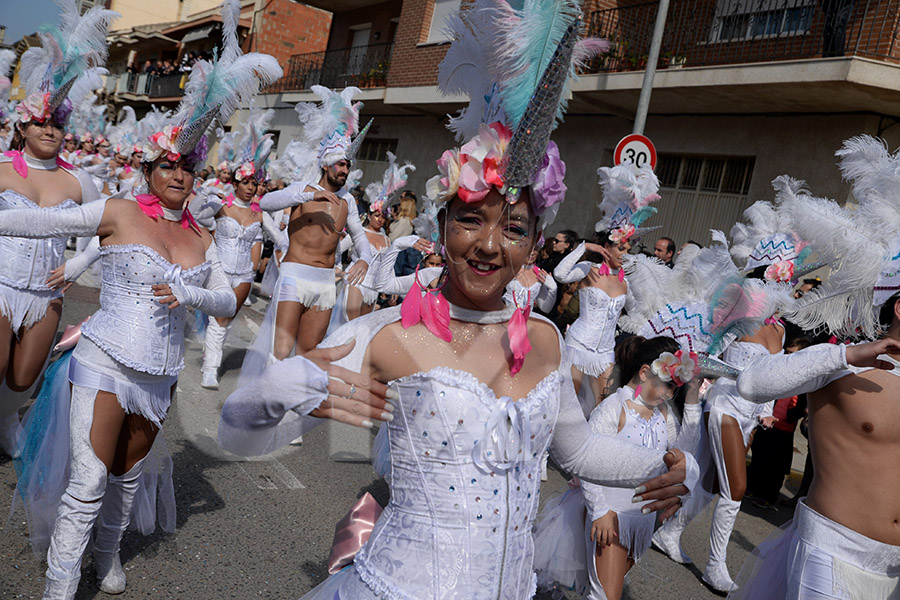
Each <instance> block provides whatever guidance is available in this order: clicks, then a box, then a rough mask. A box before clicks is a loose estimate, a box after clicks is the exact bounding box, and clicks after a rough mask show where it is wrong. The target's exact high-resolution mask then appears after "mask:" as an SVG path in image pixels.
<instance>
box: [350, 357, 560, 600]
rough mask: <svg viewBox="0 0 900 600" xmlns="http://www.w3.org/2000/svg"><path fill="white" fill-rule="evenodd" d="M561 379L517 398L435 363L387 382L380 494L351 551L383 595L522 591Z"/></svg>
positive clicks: (517, 597)
mask: <svg viewBox="0 0 900 600" xmlns="http://www.w3.org/2000/svg"><path fill="white" fill-rule="evenodd" d="M561 382H562V378H561V376H560V375H559V373H557V372H554V373H552V374H551V375H549V376H548V377H547V378H545V379H544V380H543V381H542V382H541V383H540V384H539V385H538V386H537V387H536V388H535V389H534V390H533V391H532V392H531V393H530V394H529V395H528V396H527V397H526V398H525V399H522V400H519V401H518V402H513V401H512V400H510V399H508V398H505V397H504V398H497V397H496V396H495V395H494V393H493V391H492V390H491V389H490V388H488V387H487V386H486V385H484V384H483V383H481V382H479V381H478V380H477V379H475V378H474V377H473V376H472V375H470V374H469V373H465V372H461V371H456V370H453V369H447V368H442V367H439V368H436V369H432V370H431V371H428V372H425V373H416V374H414V375H411V376H409V377H405V378H403V379H400V380H397V381H395V382H393V383H392V384H391V387H393V388H394V389H396V390H397V391H398V392H399V394H400V398H399V399H398V400H396V401H395V406H396V407H397V410H396V411H395V413H394V414H395V420H394V422H392V423H388V424H387V425H386V426H387V427H389V429H388V437H389V440H390V454H391V465H392V469H391V475H390V487H391V500H390V503H389V504H388V506H387V508H386V509H385V511H384V514H383V515H382V516H381V518H380V519H379V520H378V522H377V524H376V525H375V529H374V531H373V532H372V535H371V537H370V538H369V541H368V543H367V544H366V545H365V546H364V547H363V549H362V550H361V551H360V553H359V554H358V555H357V557H356V559H355V568H356V570H357V572H358V573H359V575H360V578H361V580H362V581H364V582H365V583H366V584H367V585H368V587H369V588H370V589H372V590H374V591H375V592H376V593H382V594H384V596H383V597H384V598H389V599H391V600H399V599H402V600H407V599H410V600H411V599H415V600H426V599H428V600H438V599H441V600H454V599H458V600H475V599H479V598H483V599H488V598H504V599H508V600H525V599H527V598H531V597H532V595H533V594H534V585H535V584H534V581H535V579H534V575H533V572H532V558H533V552H534V548H533V542H532V536H531V526H532V522H533V521H534V518H535V516H536V513H537V508H538V490H539V487H540V457H541V456H542V455H543V453H544V452H545V450H546V449H547V447H548V445H549V443H550V439H551V437H552V436H551V434H552V431H553V427H554V424H555V422H556V418H557V415H558V411H559V393H560V385H561ZM379 597H382V596H379Z"/></svg>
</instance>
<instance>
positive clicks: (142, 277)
mask: <svg viewBox="0 0 900 600" xmlns="http://www.w3.org/2000/svg"><path fill="white" fill-rule="evenodd" d="M100 264H101V278H102V285H101V287H100V310H98V311H97V312H96V313H94V315H93V316H91V318H90V319H89V320H88V321H87V322H86V323H85V324H84V325H83V326H82V328H81V333H82V334H83V335H84V336H85V337H86V338H88V339H90V340H91V341H92V342H94V343H95V344H97V345H98V346H99V347H100V348H101V349H102V350H103V351H104V352H106V353H107V354H109V355H110V356H111V357H112V358H114V359H115V360H116V361H118V362H119V363H121V364H123V365H125V366H126V367H130V368H132V369H135V370H137V371H142V372H144V373H150V374H151V375H169V376H172V375H177V374H178V372H179V371H181V369H182V368H183V367H184V327H185V317H186V316H187V309H186V308H185V307H183V306H179V307H178V308H175V309H172V310H169V308H168V307H167V306H165V305H162V304H160V303H159V301H158V299H157V298H156V297H155V296H154V295H153V289H152V286H153V285H155V284H158V283H167V282H172V281H175V277H177V274H178V271H179V270H181V267H180V266H179V265H173V264H172V263H170V262H169V261H167V260H166V259H165V258H163V257H162V256H160V255H159V253H157V252H156V251H155V250H153V249H152V248H149V247H148V246H144V245H142V244H123V245H114V246H101V247H100ZM210 269H211V265H210V263H209V262H208V261H207V262H203V263H201V264H199V265H197V266H196V267H192V268H190V269H184V270H181V278H182V281H183V282H184V283H185V284H187V285H195V286H201V287H202V286H203V285H204V284H205V283H206V280H207V279H208V278H209V274H210Z"/></svg>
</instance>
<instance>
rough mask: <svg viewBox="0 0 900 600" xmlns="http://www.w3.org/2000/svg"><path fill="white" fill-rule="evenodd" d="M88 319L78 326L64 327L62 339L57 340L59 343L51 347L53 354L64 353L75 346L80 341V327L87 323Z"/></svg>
mask: <svg viewBox="0 0 900 600" xmlns="http://www.w3.org/2000/svg"><path fill="white" fill-rule="evenodd" d="M88 319H90V317H88V318H87V319H85V320H84V321H82V322H81V323H79V324H78V325H66V330H65V331H63V334H62V337H61V338H59V343H58V344H56V345H55V346H53V351H54V352H65V351H66V350H68V349H70V348H74V347H75V344H77V343H78V340H80V339H81V326H82V325H84V324H85V323H87V322H88Z"/></svg>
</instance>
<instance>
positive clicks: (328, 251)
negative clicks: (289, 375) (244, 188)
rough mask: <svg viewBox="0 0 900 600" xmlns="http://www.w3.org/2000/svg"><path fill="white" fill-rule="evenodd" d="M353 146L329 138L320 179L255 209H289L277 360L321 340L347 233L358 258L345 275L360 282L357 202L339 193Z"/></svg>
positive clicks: (366, 258) (362, 240) (363, 241)
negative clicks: (337, 259) (337, 256)
mask: <svg viewBox="0 0 900 600" xmlns="http://www.w3.org/2000/svg"><path fill="white" fill-rule="evenodd" d="M354 154H355V146H354V145H353V144H351V142H350V137H349V135H341V134H334V135H331V136H329V137H328V138H326V139H324V140H323V141H322V143H321V144H320V149H319V157H318V162H319V173H320V177H319V180H318V181H317V182H315V183H312V182H310V183H304V182H297V183H293V184H291V185H290V186H288V187H286V188H284V189H283V190H278V191H275V192H269V193H268V194H266V195H265V196H263V197H262V199H261V200H260V208H262V209H263V210H264V211H267V212H275V211H279V210H283V209H285V208H288V207H291V216H290V221H289V222H288V235H289V237H290V245H289V246H288V250H287V254H286V255H285V257H284V260H283V261H282V263H281V267H280V269H281V270H280V274H279V279H280V281H279V283H278V285H277V290H278V295H277V298H276V300H277V302H278V305H277V312H276V314H275V337H274V346H273V349H272V353H273V354H274V355H275V358H277V359H279V360H281V359H284V358H287V357H288V356H290V355H291V351H292V350H293V351H294V352H295V353H296V354H305V353H306V352H309V351H310V350H312V349H313V348H315V347H316V346H317V345H318V344H319V342H321V341H322V339H323V338H324V337H325V332H326V330H327V329H328V321H329V319H330V318H331V309H332V307H333V306H334V303H335V300H336V296H337V294H336V289H335V275H334V265H335V251H336V249H337V247H338V243H339V242H340V240H341V232H342V231H343V230H344V228H346V229H347V231H348V233H349V234H350V237H351V238H352V239H353V244H354V246H355V247H356V251H357V253H358V254H359V256H360V260H359V261H357V263H356V264H355V265H354V266H353V267H352V268H351V269H350V270H349V271H348V273H347V281H348V282H349V283H351V284H354V285H357V284H359V283H362V281H363V279H364V278H365V276H366V271H367V270H368V268H369V263H371V262H372V251H371V248H370V247H369V242H368V239H367V238H366V234H365V231H364V230H363V227H362V224H361V222H360V220H359V212H358V211H357V208H356V200H354V198H353V196H351V195H350V194H349V193H348V192H346V191H343V193H340V192H341V191H342V189H343V188H344V184H346V182H347V175H348V174H349V173H350V165H351V162H352V157H353V155H354Z"/></svg>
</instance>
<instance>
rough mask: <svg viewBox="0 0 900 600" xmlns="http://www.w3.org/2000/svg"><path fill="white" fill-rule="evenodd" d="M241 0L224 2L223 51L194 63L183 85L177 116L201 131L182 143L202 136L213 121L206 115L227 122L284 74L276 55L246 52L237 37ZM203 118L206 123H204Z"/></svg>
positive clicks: (182, 121) (189, 133)
mask: <svg viewBox="0 0 900 600" xmlns="http://www.w3.org/2000/svg"><path fill="white" fill-rule="evenodd" d="M240 13H241V3H240V0H226V1H225V3H224V4H223V5H222V52H221V54H220V55H219V56H216V55H215V53H214V56H213V60H212V62H210V61H205V60H200V61H197V62H196V63H195V64H194V67H193V69H192V71H191V76H190V78H189V79H188V82H187V84H185V87H184V98H183V99H182V101H181V103H180V104H179V105H178V108H177V109H176V111H175V120H176V121H178V122H181V123H188V124H191V125H197V127H196V129H202V131H199V132H197V131H186V132H185V133H184V134H182V135H184V136H185V138H184V140H182V139H181V138H179V145H182V144H184V145H185V146H190V144H189V143H188V142H189V141H194V140H193V138H194V137H200V136H202V135H203V134H204V133H205V132H206V129H207V128H208V126H209V125H210V121H211V120H208V119H207V117H206V115H209V114H213V115H214V116H217V117H218V119H219V122H220V123H225V122H226V121H227V120H228V119H229V118H230V117H231V115H232V114H233V113H234V111H235V110H236V109H237V107H238V106H239V105H240V104H241V103H242V102H249V100H250V98H251V97H252V96H253V95H254V94H256V93H258V92H259V90H260V89H261V88H263V87H265V86H267V85H270V84H272V83H274V82H275V81H277V80H278V79H279V78H281V76H282V75H283V74H284V72H283V71H282V69H281V67H280V66H279V64H278V61H277V60H276V59H275V57H273V56H270V55H268V54H261V53H258V52H248V53H247V54H243V53H242V52H241V48H240V45H239V44H238V38H237V23H238V19H239V18H240ZM204 121H206V122H205V125H204Z"/></svg>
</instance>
